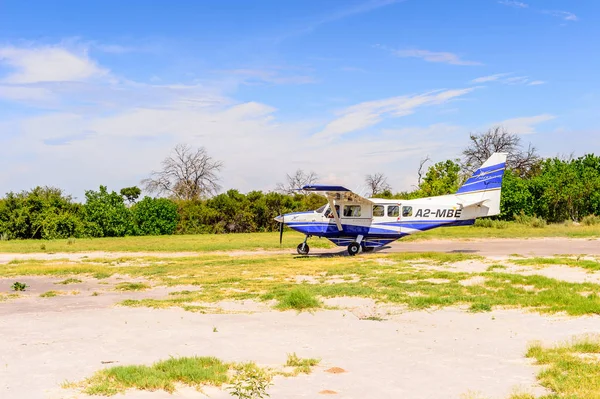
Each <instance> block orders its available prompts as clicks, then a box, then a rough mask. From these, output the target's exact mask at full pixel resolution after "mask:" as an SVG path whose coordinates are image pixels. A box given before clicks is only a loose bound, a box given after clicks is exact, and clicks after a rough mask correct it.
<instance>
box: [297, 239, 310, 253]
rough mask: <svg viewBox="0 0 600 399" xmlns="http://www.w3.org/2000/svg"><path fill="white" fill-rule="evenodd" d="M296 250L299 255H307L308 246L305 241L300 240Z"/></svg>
mask: <svg viewBox="0 0 600 399" xmlns="http://www.w3.org/2000/svg"><path fill="white" fill-rule="evenodd" d="M296 251H298V254H299V255H308V251H310V248H309V246H308V244H307V243H306V242H301V243H300V244H298V247H296Z"/></svg>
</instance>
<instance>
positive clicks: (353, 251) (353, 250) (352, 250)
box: [348, 241, 360, 256]
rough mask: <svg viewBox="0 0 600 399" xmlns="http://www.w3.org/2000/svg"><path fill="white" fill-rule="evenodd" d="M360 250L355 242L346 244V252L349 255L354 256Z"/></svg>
mask: <svg viewBox="0 0 600 399" xmlns="http://www.w3.org/2000/svg"><path fill="white" fill-rule="evenodd" d="M359 251H360V244H359V243H357V242H356V241H355V242H351V243H350V245H348V254H350V256H354V255H356V254H357V253H358V252H359Z"/></svg>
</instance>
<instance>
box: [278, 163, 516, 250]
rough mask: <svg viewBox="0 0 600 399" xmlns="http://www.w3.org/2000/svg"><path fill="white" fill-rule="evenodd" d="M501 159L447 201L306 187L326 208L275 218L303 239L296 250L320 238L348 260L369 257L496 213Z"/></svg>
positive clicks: (481, 170)
mask: <svg viewBox="0 0 600 399" xmlns="http://www.w3.org/2000/svg"><path fill="white" fill-rule="evenodd" d="M506 156H507V154H505V153H494V154H492V156H491V157H490V158H489V159H488V160H487V161H486V162H485V163H484V164H483V165H481V167H480V168H479V169H477V170H476V171H475V172H474V173H473V175H472V176H471V177H470V178H469V179H468V180H467V181H466V182H465V184H464V185H463V186H462V187H460V189H459V190H458V191H457V192H456V193H455V194H451V195H442V196H437V197H428V198H419V199H415V200H398V199H391V200H390V199H380V198H364V197H361V196H360V195H357V194H355V193H353V192H352V191H350V190H348V189H347V188H345V187H342V186H328V185H310V186H305V187H303V188H302V190H305V191H314V192H318V193H322V194H323V195H325V196H326V197H327V202H328V203H327V204H326V205H323V206H322V207H320V208H319V209H317V210H314V211H308V212H296V213H287V214H284V215H279V216H277V217H276V218H275V220H277V221H278V222H279V223H280V240H281V238H282V234H283V225H284V224H285V225H287V226H289V227H290V228H292V229H294V230H296V231H299V232H300V233H303V234H305V235H306V238H305V240H304V242H302V243H300V244H299V245H298V248H297V251H298V253H299V254H300V255H306V254H308V251H309V246H308V244H307V240H308V238H310V237H313V236H315V237H325V238H327V239H329V240H330V241H332V242H333V243H335V244H336V245H339V246H347V247H348V253H349V254H350V255H356V254H358V253H359V252H360V251H361V250H363V251H365V252H368V251H372V250H373V249H374V248H376V247H380V246H383V245H386V244H389V243H391V242H393V241H395V240H398V239H400V238H402V237H404V236H407V235H410V234H415V233H418V232H420V231H426V230H431V229H435V228H437V227H448V226H468V225H472V224H474V223H475V219H476V218H478V217H484V216H494V215H498V214H499V213H500V191H501V189H502V177H503V175H504V170H505V168H506Z"/></svg>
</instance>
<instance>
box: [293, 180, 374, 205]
mask: <svg viewBox="0 0 600 399" xmlns="http://www.w3.org/2000/svg"><path fill="white" fill-rule="evenodd" d="M302 190H304V191H314V192H322V193H325V196H326V197H327V198H328V199H332V200H334V201H342V200H343V201H347V202H354V203H358V204H365V205H372V204H373V201H371V200H369V199H367V198H365V197H361V196H360V195H358V194H356V193H353V192H352V191H351V190H349V189H347V188H346V187H342V186H327V185H321V184H315V185H311V186H304V187H302Z"/></svg>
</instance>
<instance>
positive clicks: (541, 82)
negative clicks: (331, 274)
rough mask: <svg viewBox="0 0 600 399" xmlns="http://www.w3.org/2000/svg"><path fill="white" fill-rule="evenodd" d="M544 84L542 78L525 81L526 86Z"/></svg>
mask: <svg viewBox="0 0 600 399" xmlns="http://www.w3.org/2000/svg"><path fill="white" fill-rule="evenodd" d="M544 84H546V82H545V81H543V80H533V81H531V82H529V83H527V86H537V85H544Z"/></svg>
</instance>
